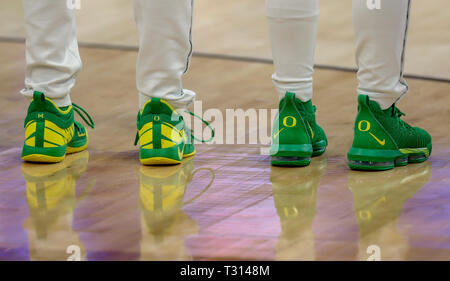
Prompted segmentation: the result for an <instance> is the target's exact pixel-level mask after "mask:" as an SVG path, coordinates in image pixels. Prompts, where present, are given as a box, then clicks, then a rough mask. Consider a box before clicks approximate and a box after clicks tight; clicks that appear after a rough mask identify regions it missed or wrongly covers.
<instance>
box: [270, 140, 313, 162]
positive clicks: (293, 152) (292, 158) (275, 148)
mask: <svg viewBox="0 0 450 281" xmlns="http://www.w3.org/2000/svg"><path fill="white" fill-rule="evenodd" d="M312 154H313V149H312V145H311V144H279V145H272V146H271V148H270V156H271V159H270V163H271V164H272V165H274V166H308V165H309V163H311V157H312Z"/></svg>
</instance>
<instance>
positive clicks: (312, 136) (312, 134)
mask: <svg viewBox="0 0 450 281" xmlns="http://www.w3.org/2000/svg"><path fill="white" fill-rule="evenodd" d="M306 124H308V127H309V130H310V131H311V138H312V139H313V138H314V132H313V130H312V128H311V125H310V124H309V122H308V121H306Z"/></svg>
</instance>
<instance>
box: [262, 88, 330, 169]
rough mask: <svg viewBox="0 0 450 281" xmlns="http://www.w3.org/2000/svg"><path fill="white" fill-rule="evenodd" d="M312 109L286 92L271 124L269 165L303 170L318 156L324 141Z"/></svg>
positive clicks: (323, 135)
mask: <svg viewBox="0 0 450 281" xmlns="http://www.w3.org/2000/svg"><path fill="white" fill-rule="evenodd" d="M315 112H316V107H315V106H313V105H312V103H311V101H308V102H302V101H301V100H299V99H297V98H296V97H295V94H293V93H289V92H287V93H286V95H285V97H284V98H283V99H282V100H281V101H280V105H279V112H278V114H277V116H276V118H275V121H274V128H273V133H272V146H271V148H270V155H271V163H272V165H275V166H307V165H309V163H310V162H311V157H315V156H319V155H322V154H323V153H324V152H325V149H326V147H327V144H328V142H327V137H326V136H325V133H324V131H323V129H322V128H321V127H320V126H319V125H318V124H317V123H316V115H315Z"/></svg>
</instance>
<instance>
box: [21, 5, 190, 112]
mask: <svg viewBox="0 0 450 281" xmlns="http://www.w3.org/2000/svg"><path fill="white" fill-rule="evenodd" d="M23 6H24V12H25V27H26V32H27V35H26V61H27V66H26V77H25V89H24V90H22V94H23V95H25V96H26V97H28V98H31V97H32V95H33V91H41V92H44V93H45V94H46V96H48V97H49V98H51V99H52V100H53V101H54V102H55V103H56V104H57V105H58V106H67V105H70V103H71V100H70V91H71V89H72V87H73V86H74V84H75V79H76V76H77V73H78V72H79V71H80V69H81V66H82V63H81V59H80V55H79V53H78V42H77V38H76V31H75V15H74V10H73V9H69V8H68V6H67V1H66V0H39V1H36V0H23ZM192 6H193V0H183V1H179V0H134V7H135V18H136V24H137V28H138V31H139V55H138V62H137V71H136V73H137V74H136V76H137V88H138V91H139V102H140V105H141V107H142V105H143V104H144V103H145V102H146V101H147V100H149V99H150V98H151V97H159V98H164V99H166V100H167V101H169V102H170V103H171V104H172V105H173V106H174V107H176V108H180V107H186V106H187V105H189V104H190V103H191V102H192V101H193V100H194V97H195V94H194V93H193V92H192V91H189V90H183V87H182V83H181V78H182V76H183V74H184V73H185V72H186V71H187V69H188V65H189V60H190V56H191V53H192V41H191V30H192V12H193V7H192ZM111 71H114V70H113V69H112V70H111ZM99 87H101V85H99Z"/></svg>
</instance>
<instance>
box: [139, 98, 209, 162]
mask: <svg viewBox="0 0 450 281" xmlns="http://www.w3.org/2000/svg"><path fill="white" fill-rule="evenodd" d="M189 113H190V114H191V115H193V116H195V115H194V114H193V113H192V112H189ZM200 119H201V118H200ZM202 121H203V122H204V123H205V124H206V125H208V126H209V123H208V122H206V121H204V120H202ZM209 127H210V126H209ZM137 128H138V132H137V134H136V140H135V145H136V144H137V142H138V141H139V142H140V150H139V158H140V161H141V163H142V164H143V165H168V164H178V163H181V161H182V160H183V158H185V157H190V156H193V155H195V153H196V150H195V147H194V144H193V139H195V137H194V136H193V135H192V131H191V130H190V129H189V128H187V126H186V125H185V122H184V120H183V116H182V115H181V114H179V113H178V112H176V111H175V110H174V109H173V108H172V106H171V105H170V104H169V103H167V102H166V101H165V100H163V99H160V98H152V99H150V100H149V101H148V102H147V103H146V104H145V105H144V108H143V109H142V110H140V111H139V112H138V115H137ZM210 128H211V127H210ZM211 130H212V128H211ZM213 137H214V130H212V136H211V139H212V138H213ZM211 139H210V140H211ZM196 140H197V139H196ZM200 141H201V142H207V141H209V140H207V141H203V140H200Z"/></svg>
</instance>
